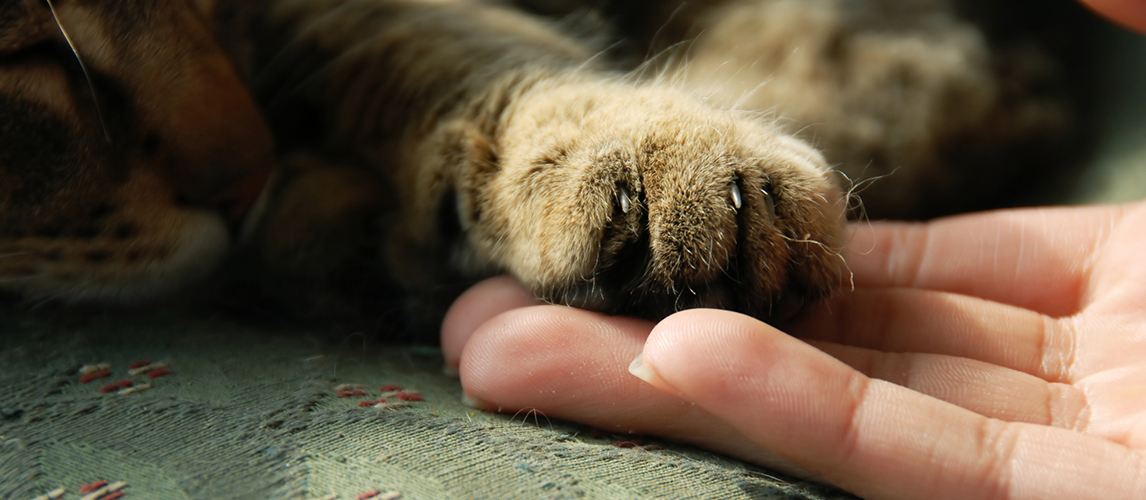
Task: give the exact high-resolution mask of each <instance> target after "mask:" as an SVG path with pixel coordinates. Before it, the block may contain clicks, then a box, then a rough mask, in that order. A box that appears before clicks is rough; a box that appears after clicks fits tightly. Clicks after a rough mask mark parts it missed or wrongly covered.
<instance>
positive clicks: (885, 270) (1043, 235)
mask: <svg viewBox="0 0 1146 500" xmlns="http://www.w3.org/2000/svg"><path fill="white" fill-rule="evenodd" d="M1143 206H1146V205H1135V206H1098V207H1083V208H1075V207H1071V208H1066V207H1062V208H1034V209H1023V210H1003V211H996V212H985V213H979V214H970V215H962V216H957V217H950V218H944V219H938V220H935V221H933V222H929V223H902V222H877V223H870V224H868V223H857V224H853V225H852V226H851V231H852V238H851V242H850V243H849V246H848V250H847V251H846V258H847V263H848V266H849V267H850V268H851V270H852V272H853V273H855V284H856V286H857V287H871V288H893V287H907V288H922V289H929V290H937V291H944V292H952V293H958V294H963V295H970V296H974V297H980V298H984V299H988V300H992V301H996V302H1002V303H1005V304H1011V305H1015V306H1019V307H1023V308H1026V309H1031V310H1034V311H1037V312H1040V313H1042V314H1046V315H1050V316H1064V315H1069V314H1071V313H1074V312H1077V311H1078V310H1079V308H1080V307H1081V302H1082V297H1083V292H1084V289H1085V286H1084V285H1085V283H1086V280H1087V279H1088V278H1089V273H1090V268H1091V264H1092V261H1093V256H1094V255H1095V254H1096V252H1097V250H1098V249H1100V248H1101V247H1102V244H1103V243H1104V242H1105V240H1106V237H1107V235H1109V234H1110V232H1111V231H1112V229H1113V228H1114V227H1115V226H1116V225H1117V224H1118V222H1119V221H1120V220H1121V219H1122V218H1123V216H1124V214H1125V213H1126V212H1127V211H1128V210H1129V209H1131V208H1136V207H1143Z"/></svg>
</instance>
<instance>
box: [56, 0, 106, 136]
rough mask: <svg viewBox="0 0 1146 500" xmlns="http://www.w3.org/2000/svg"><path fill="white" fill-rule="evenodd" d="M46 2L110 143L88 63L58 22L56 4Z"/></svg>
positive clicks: (104, 134)
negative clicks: (80, 73)
mask: <svg viewBox="0 0 1146 500" xmlns="http://www.w3.org/2000/svg"><path fill="white" fill-rule="evenodd" d="M44 1H45V2H47V3H48V9H49V10H51V11H52V19H54V20H55V21H56V27H58V28H60V34H62V35H64V40H65V41H66V42H68V47H69V48H71V49H72V54H75V56H76V62H78V63H79V64H80V70H81V71H83V73H84V80H86V81H87V83H88V90H89V91H91V94H92V104H93V105H94V106H95V111H96V118H98V119H99V126H100V129H101V130H103V138H104V140H106V141H107V143H108V144H111V132H109V131H108V128H107V121H105V120H104V117H103V110H102V109H100V105H99V96H98V95H96V90H95V84H93V83H92V75H91V73H89V72H88V65H87V64H84V59H83V58H82V57H80V51H79V50H77V49H76V44H75V43H74V42H72V37H71V36H70V35H68V30H66V29H64V25H63V23H61V22H60V16H59V14H57V13H56V6H55V5H54V4H52V0H44Z"/></svg>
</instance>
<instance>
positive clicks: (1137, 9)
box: [1082, 0, 1146, 33]
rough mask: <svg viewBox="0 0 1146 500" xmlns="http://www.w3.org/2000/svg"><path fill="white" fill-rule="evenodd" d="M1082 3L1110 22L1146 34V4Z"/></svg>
mask: <svg viewBox="0 0 1146 500" xmlns="http://www.w3.org/2000/svg"><path fill="white" fill-rule="evenodd" d="M1082 3H1084V4H1086V5H1087V6H1089V7H1090V8H1091V9H1094V10H1095V12H1098V13H1099V14H1102V15H1103V16H1106V18H1107V19H1110V20H1111V21H1114V22H1116V23H1118V24H1121V25H1123V26H1126V27H1127V28H1130V29H1133V30H1137V31H1139V32H1141V33H1146V2H1141V1H1137V0H1082Z"/></svg>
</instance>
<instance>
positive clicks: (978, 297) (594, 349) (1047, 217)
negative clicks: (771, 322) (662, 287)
mask: <svg viewBox="0 0 1146 500" xmlns="http://www.w3.org/2000/svg"><path fill="white" fill-rule="evenodd" d="M1143 229H1146V203H1140V204H1136V205H1129V206H1122V207H1095V208H1059V209H1031V210H1022V211H1006V212H994V213H986V214H977V215H970V216H962V217H956V218H951V219H945V220H940V221H936V222H933V223H930V224H874V225H871V226H865V225H857V226H854V227H853V228H852V230H853V232H854V238H853V240H852V243H851V247H850V248H851V251H850V253H849V254H848V263H849V265H850V266H851V268H852V270H853V271H854V272H855V284H856V289H855V291H853V292H841V293H839V294H837V296H835V297H834V298H833V299H832V300H830V301H828V302H826V303H825V304H823V305H822V306H821V307H820V308H819V309H817V310H814V311H810V313H811V314H808V315H805V316H804V319H803V320H802V321H801V322H800V323H798V324H794V325H789V326H788V328H786V329H787V330H788V331H789V332H791V333H792V334H794V335H796V336H797V337H799V338H801V339H803V340H798V339H797V338H793V337H791V336H788V335H786V334H784V333H782V332H780V331H779V330H776V329H774V328H772V327H770V326H768V325H765V324H763V323H760V322H758V321H756V320H753V319H752V318H749V317H746V316H742V315H738V314H735V313H730V312H725V311H713V310H690V311H684V312H681V313H678V314H676V315H673V316H671V317H669V318H667V319H665V320H664V321H662V322H661V323H659V324H656V325H654V324H652V323H648V322H643V321H639V320H634V319H629V318H621V317H609V316H603V315H599V314H594V313H590V312H586V311H580V310H576V309H569V308H564V307H559V306H534V307H523V308H522V306H525V305H529V304H532V303H533V300H532V298H531V297H529V296H528V294H526V293H525V292H524V290H522V289H521V288H520V287H519V286H517V285H514V284H513V283H512V282H511V281H509V280H508V279H506V278H498V279H495V280H491V281H487V282H485V283H483V284H480V285H478V286H477V287H475V288H474V289H472V290H471V291H470V292H468V293H467V295H465V296H463V297H462V298H461V299H459V300H458V302H457V303H456V304H455V306H454V308H453V309H452V310H451V313H450V314H449V316H448V317H447V320H446V323H445V324H444V325H443V349H444V351H445V354H446V358H447V361H448V362H449V363H450V364H451V365H453V366H458V367H459V368H460V375H461V378H462V383H463V386H464V387H465V390H466V393H467V394H468V395H469V396H470V397H472V398H473V399H474V400H475V402H476V403H477V404H479V405H481V406H482V407H485V408H490V409H498V408H500V409H505V410H507V411H516V410H519V409H527V408H528V409H537V410H539V411H540V412H542V413H544V414H545V415H548V416H550V417H558V418H564V419H569V420H574V421H580V422H584V423H586V424H589V425H593V426H595V427H599V428H603V429H611V430H614V431H618V432H636V433H643V434H655V435H659V436H664V437H668V438H670V439H675V440H679V441H684V442H688V443H692V444H696V445H699V446H703V447H706V448H709V449H714V450H717V451H722V452H725V453H728V454H730V455H733V456H737V457H740V458H743V459H746V460H749V461H753V462H756V463H760V464H762V465H765V466H770V467H775V468H780V469H784V470H788V471H790V472H795V473H800V474H811V475H814V476H817V477H820V478H822V479H823V480H826V481H828V482H830V483H832V484H835V485H838V486H840V487H842V488H844V489H847V490H849V491H852V492H854V493H857V494H859V495H861V496H863V497H865V498H872V499H876V498H920V497H928V498H1058V497H1061V498H1104V499H1105V498H1146V460H1144V458H1143V450H1144V449H1146V309H1144V308H1143V306H1142V304H1144V303H1146V259H1143V258H1141V256H1140V249H1142V248H1146V231H1144V230H1143ZM515 308H516V309H515ZM638 354H642V359H643V364H640V365H638V366H636V368H635V370H634V371H635V372H636V373H637V374H639V375H640V376H641V377H642V378H643V379H645V380H647V381H649V382H650V383H651V385H650V384H645V383H643V382H641V381H640V380H638V379H636V378H635V377H632V376H630V375H629V374H628V373H627V367H628V365H629V362H630V360H632V359H633V358H634V357H636V356H637V355H638ZM654 387H655V388H654Z"/></svg>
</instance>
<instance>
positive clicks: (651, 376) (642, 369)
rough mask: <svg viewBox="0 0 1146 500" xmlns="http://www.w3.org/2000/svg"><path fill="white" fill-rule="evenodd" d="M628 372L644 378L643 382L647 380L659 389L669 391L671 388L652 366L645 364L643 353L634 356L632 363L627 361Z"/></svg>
mask: <svg viewBox="0 0 1146 500" xmlns="http://www.w3.org/2000/svg"><path fill="white" fill-rule="evenodd" d="M629 373H632V374H633V375H635V376H636V377H637V378H639V379H641V380H644V381H645V382H648V383H649V384H650V385H652V386H653V387H656V388H658V389H661V390H663V391H671V390H672V388H671V387H670V386H669V385H668V384H666V383H665V381H664V379H662V378H661V376H660V375H659V374H657V371H656V370H654V369H653V367H651V366H648V365H646V364H645V355H644V354H640V355H638V356H637V357H636V359H634V360H633V362H632V363H629Z"/></svg>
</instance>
